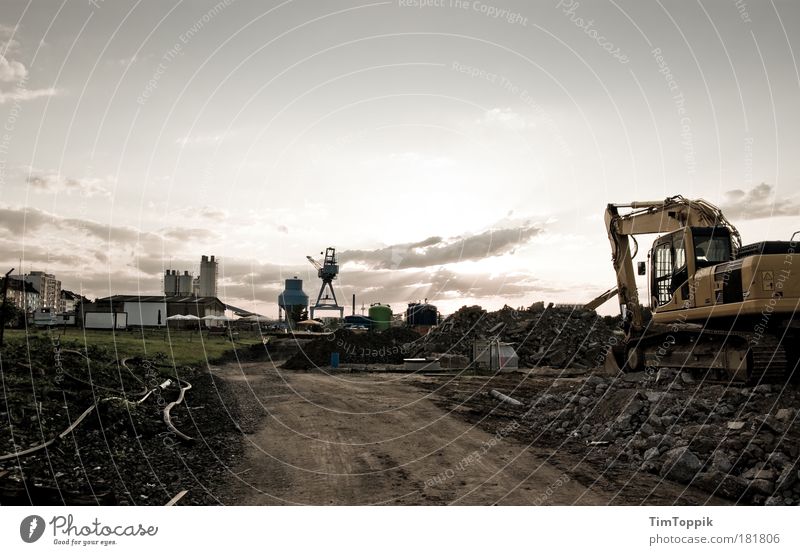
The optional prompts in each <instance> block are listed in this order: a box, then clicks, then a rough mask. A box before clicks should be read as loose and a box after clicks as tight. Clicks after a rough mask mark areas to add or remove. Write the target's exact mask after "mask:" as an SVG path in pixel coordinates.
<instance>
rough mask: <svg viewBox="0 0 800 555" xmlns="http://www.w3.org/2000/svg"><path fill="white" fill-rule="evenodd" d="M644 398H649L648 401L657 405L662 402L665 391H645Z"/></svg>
mask: <svg viewBox="0 0 800 555" xmlns="http://www.w3.org/2000/svg"><path fill="white" fill-rule="evenodd" d="M644 396H645V397H647V400H648V401H649V402H650V403H653V404H655V403H658V402H659V401H660V400H661V398H662V397H663V396H664V392H663V391H645V392H644Z"/></svg>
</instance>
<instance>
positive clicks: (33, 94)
mask: <svg viewBox="0 0 800 555" xmlns="http://www.w3.org/2000/svg"><path fill="white" fill-rule="evenodd" d="M57 94H58V90H57V89H53V88H49V89H26V88H23V87H17V88H16V89H14V90H13V91H0V104H5V103H6V102H24V101H26V100H34V99H36V98H42V97H46V96H55V95H57Z"/></svg>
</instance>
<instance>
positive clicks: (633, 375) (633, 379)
mask: <svg viewBox="0 0 800 555" xmlns="http://www.w3.org/2000/svg"><path fill="white" fill-rule="evenodd" d="M646 377H647V374H645V373H644V372H628V373H627V374H625V375H623V376H622V379H623V381H626V382H628V383H638V382H641V381H642V380H644V379H645V378H646Z"/></svg>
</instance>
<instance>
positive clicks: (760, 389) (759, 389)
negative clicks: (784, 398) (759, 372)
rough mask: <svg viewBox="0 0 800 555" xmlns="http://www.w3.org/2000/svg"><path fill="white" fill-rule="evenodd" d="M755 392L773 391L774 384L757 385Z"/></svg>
mask: <svg viewBox="0 0 800 555" xmlns="http://www.w3.org/2000/svg"><path fill="white" fill-rule="evenodd" d="M753 393H761V394H764V393H772V386H771V385H770V384H768V383H764V384H761V385H757V386H755V387H754V388H753Z"/></svg>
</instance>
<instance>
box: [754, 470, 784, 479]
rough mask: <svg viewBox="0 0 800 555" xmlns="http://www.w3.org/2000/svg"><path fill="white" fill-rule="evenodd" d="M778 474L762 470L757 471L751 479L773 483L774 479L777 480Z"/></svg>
mask: <svg viewBox="0 0 800 555" xmlns="http://www.w3.org/2000/svg"><path fill="white" fill-rule="evenodd" d="M777 476H778V474H777V472H775V471H774V470H769V469H764V468H762V469H761V470H757V471H756V473H755V476H753V479H755V480H766V481H767V482H774V481H775V478H777Z"/></svg>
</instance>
